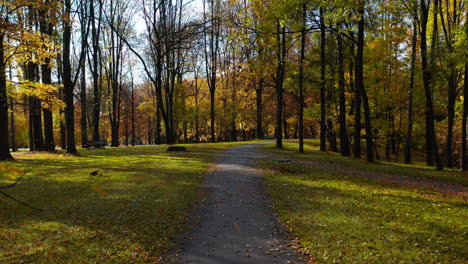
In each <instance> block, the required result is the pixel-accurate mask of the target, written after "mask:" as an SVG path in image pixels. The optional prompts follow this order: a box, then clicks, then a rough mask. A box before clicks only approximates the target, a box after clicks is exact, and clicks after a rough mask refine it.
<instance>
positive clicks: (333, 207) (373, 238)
mask: <svg viewBox="0 0 468 264" xmlns="http://www.w3.org/2000/svg"><path fill="white" fill-rule="evenodd" d="M296 146H297V145H296V144H294V150H292V147H293V145H292V144H286V147H287V148H289V150H288V149H286V150H283V151H276V150H272V149H271V146H269V147H268V146H267V147H265V148H267V149H270V150H271V151H274V152H276V153H281V154H290V155H294V156H297V157H301V158H308V159H313V160H319V161H323V162H329V161H331V160H335V159H336V161H335V162H343V161H342V159H341V157H339V156H334V155H333V156H332V155H329V154H323V153H308V154H305V155H296V154H292V152H293V151H296ZM309 150H310V149H309ZM348 160H349V161H348ZM345 162H346V164H350V165H352V166H364V164H368V163H365V162H361V161H358V160H354V159H350V158H348V159H347V161H345ZM361 163H362V164H361ZM260 165H261V166H262V168H264V169H265V172H266V173H265V181H266V186H267V189H268V191H269V193H270V194H271V196H272V198H273V200H274V203H275V208H276V209H277V210H278V212H279V214H280V216H281V220H282V222H283V223H284V224H285V225H287V226H288V228H289V229H290V230H291V231H292V232H293V233H294V234H295V235H296V236H297V237H298V240H299V242H300V243H301V244H302V246H303V247H304V248H305V250H307V251H308V252H309V253H310V254H311V256H313V258H315V260H316V262H317V263H468V248H467V247H466V241H467V239H468V233H467V232H468V222H467V219H468V211H467V209H468V204H467V202H466V200H464V199H463V198H461V197H460V198H459V197H454V196H446V195H443V194H440V193H436V192H430V193H427V192H419V191H415V190H411V189H406V188H400V187H396V186H390V185H386V184H385V183H381V182H378V181H372V180H367V179H364V178H361V177H352V176H350V175H346V174H337V173H333V172H327V171H321V170H316V169H310V168H307V169H306V168H304V167H301V166H298V165H294V164H285V163H278V162H273V161H262V162H261V163H260ZM375 166H376V167H375V168H377V166H382V167H386V168H387V170H389V171H393V168H395V167H393V166H397V165H392V164H381V165H375ZM375 168H372V169H375ZM395 170H396V172H399V171H400V169H395ZM411 170H414V171H416V170H417V169H416V168H411ZM405 171H406V170H405ZM425 173H426V172H425ZM425 173H424V175H426V174H425ZM439 176H440V175H436V177H437V178H439ZM440 178H443V179H448V178H451V177H450V176H444V177H440Z"/></svg>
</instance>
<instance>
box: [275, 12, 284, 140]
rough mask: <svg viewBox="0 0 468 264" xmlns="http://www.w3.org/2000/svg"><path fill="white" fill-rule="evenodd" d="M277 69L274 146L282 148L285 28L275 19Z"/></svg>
mask: <svg viewBox="0 0 468 264" xmlns="http://www.w3.org/2000/svg"><path fill="white" fill-rule="evenodd" d="M276 33H277V34H276V45H277V60H278V61H277V63H278V65H277V69H276V130H275V133H276V147H277V148H283V135H282V133H283V131H282V130H283V127H282V126H283V124H282V121H283V118H282V116H283V82H284V74H285V63H286V62H285V57H286V28H285V26H281V25H280V22H279V21H277V25H276Z"/></svg>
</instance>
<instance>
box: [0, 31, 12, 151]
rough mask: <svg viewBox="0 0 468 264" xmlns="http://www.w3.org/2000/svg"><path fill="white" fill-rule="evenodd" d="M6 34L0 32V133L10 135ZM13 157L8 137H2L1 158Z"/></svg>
mask: <svg viewBox="0 0 468 264" xmlns="http://www.w3.org/2000/svg"><path fill="white" fill-rule="evenodd" d="M4 38H5V35H4V34H3V33H0V133H1V134H2V135H8V101H7V99H8V97H7V89H6V88H7V85H6V65H5V54H4ZM10 159H13V157H12V156H11V154H10V143H9V142H8V137H6V136H2V137H0V160H10Z"/></svg>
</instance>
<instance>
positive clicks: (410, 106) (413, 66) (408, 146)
mask: <svg viewBox="0 0 468 264" xmlns="http://www.w3.org/2000/svg"><path fill="white" fill-rule="evenodd" d="M417 23H418V0H415V1H414V3H413V38H412V40H411V66H410V67H411V68H410V80H409V85H408V104H407V108H406V112H407V119H408V127H407V129H406V138H405V159H404V162H405V163H411V148H412V138H411V137H412V134H413V88H414V75H415V71H416V45H417V42H418V24H417Z"/></svg>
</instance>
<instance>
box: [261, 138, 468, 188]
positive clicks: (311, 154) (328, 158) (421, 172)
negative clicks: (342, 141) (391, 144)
mask: <svg viewBox="0 0 468 264" xmlns="http://www.w3.org/2000/svg"><path fill="white" fill-rule="evenodd" d="M305 143H306V144H305V145H304V150H305V153H299V152H298V144H297V143H295V142H284V143H283V145H284V149H281V150H279V149H275V148H273V147H272V145H264V146H262V148H263V149H264V150H267V151H270V152H273V153H277V154H280V155H285V156H290V157H295V158H300V159H303V160H313V161H318V162H322V163H339V164H342V165H345V166H350V167H353V168H358V169H365V170H370V171H377V172H384V173H389V174H397V175H406V176H412V177H420V178H424V179H436V180H443V181H446V182H449V183H453V184H459V185H464V186H468V173H467V172H461V171H457V170H453V169H450V170H447V169H446V170H444V171H437V170H435V169H434V168H431V167H427V166H425V165H424V164H422V163H413V164H404V163H391V162H384V161H376V162H367V161H366V160H365V159H364V158H365V157H363V159H355V158H351V157H343V156H341V155H339V154H337V153H332V152H321V151H318V147H317V142H316V140H306V141H305Z"/></svg>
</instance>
